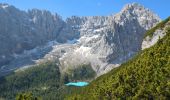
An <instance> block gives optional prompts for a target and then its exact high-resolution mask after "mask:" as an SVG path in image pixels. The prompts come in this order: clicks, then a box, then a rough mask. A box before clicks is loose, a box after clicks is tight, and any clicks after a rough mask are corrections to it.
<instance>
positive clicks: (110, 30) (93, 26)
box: [60, 3, 160, 75]
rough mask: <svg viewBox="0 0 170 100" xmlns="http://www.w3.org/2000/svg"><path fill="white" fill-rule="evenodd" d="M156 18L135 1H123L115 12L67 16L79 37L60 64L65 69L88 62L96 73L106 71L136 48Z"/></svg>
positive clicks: (130, 54) (133, 52)
mask: <svg viewBox="0 0 170 100" xmlns="http://www.w3.org/2000/svg"><path fill="white" fill-rule="evenodd" d="M159 21H160V19H159V18H158V17H157V16H156V15H155V14H153V13H152V12H151V11H150V10H148V9H146V8H144V7H143V6H141V5H139V4H137V3H133V4H128V5H126V6H125V7H124V8H123V9H122V11H121V12H120V13H118V14H116V15H111V16H94V17H82V18H79V17H75V16H74V17H72V18H69V19H67V21H66V22H67V23H68V24H71V26H72V27H73V29H74V30H76V31H77V33H79V34H80V38H79V39H78V40H77V43H76V45H74V46H73V48H72V50H69V51H66V52H65V53H64V55H63V56H62V57H61V58H60V62H61V65H62V66H64V67H66V69H67V68H68V67H76V66H77V65H79V64H82V63H87V64H88V63H90V64H91V65H92V66H93V68H94V70H95V71H96V72H97V73H98V74H99V75H100V74H103V73H105V72H108V71H109V70H110V69H112V68H113V67H117V66H119V65H120V64H121V63H123V62H125V61H127V60H128V59H129V58H131V57H132V56H133V55H134V54H135V53H136V52H138V51H139V50H140V49H141V43H142V39H143V36H144V33H145V32H146V30H148V29H150V28H151V27H153V26H154V25H155V24H156V23H157V22H159ZM62 68H63V67H62Z"/></svg>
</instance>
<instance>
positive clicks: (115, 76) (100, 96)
mask: <svg viewBox="0 0 170 100" xmlns="http://www.w3.org/2000/svg"><path fill="white" fill-rule="evenodd" d="M164 22H165V21H164ZM164 22H163V23H164ZM164 24H165V23H164ZM164 24H162V25H161V26H159V27H157V28H160V27H164ZM158 25H160V24H158ZM151 30H153V29H151ZM154 30H155V29H154ZM169 98H170V27H168V28H167V31H166V36H164V38H162V39H160V40H159V41H158V42H157V44H155V45H154V46H152V47H151V48H148V49H145V50H144V51H141V52H140V53H139V54H138V55H137V56H135V57H134V58H133V59H131V60H129V61H128V62H126V63H124V64H122V65H121V66H120V67H118V68H116V69H113V70H112V71H111V72H109V73H107V74H105V75H103V76H101V77H99V78H97V79H96V80H94V81H93V82H92V83H91V84H90V85H89V86H87V87H86V88H84V89H83V91H81V93H75V94H72V95H71V96H68V97H67V98H66V100H124V99H125V100H126V99H128V100H141V99H142V100H146V99H147V100H154V99H159V100H168V99H169Z"/></svg>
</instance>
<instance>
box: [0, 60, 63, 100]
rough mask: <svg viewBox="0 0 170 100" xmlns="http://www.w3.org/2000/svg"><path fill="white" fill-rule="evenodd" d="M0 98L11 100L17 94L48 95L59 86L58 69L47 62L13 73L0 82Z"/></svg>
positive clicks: (52, 63) (53, 64)
mask: <svg viewBox="0 0 170 100" xmlns="http://www.w3.org/2000/svg"><path fill="white" fill-rule="evenodd" d="M0 82H1V83H0V90H1V91H0V97H3V98H7V99H13V98H15V96H16V95H17V94H18V93H23V92H32V93H33V94H34V95H35V96H43V97H45V96H46V95H49V94H50V93H48V92H49V91H51V90H53V89H56V90H57V89H58V88H59V86H60V71H59V67H58V66H56V64H55V63H54V62H47V63H44V64H41V65H38V66H35V67H31V68H28V69H26V70H23V71H22V70H21V71H18V72H15V73H13V74H11V75H9V76H7V77H4V78H1V80H0Z"/></svg>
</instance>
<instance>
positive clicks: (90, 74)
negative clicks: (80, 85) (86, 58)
mask: <svg viewBox="0 0 170 100" xmlns="http://www.w3.org/2000/svg"><path fill="white" fill-rule="evenodd" d="M63 76H64V80H65V81H64V83H68V82H69V81H77V80H89V79H92V78H94V77H95V76H96V72H95V71H94V70H93V69H92V67H91V65H90V64H83V65H79V66H78V67H77V68H74V69H68V71H67V72H66V73H65V74H64V75H63Z"/></svg>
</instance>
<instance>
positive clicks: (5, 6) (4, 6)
mask: <svg viewBox="0 0 170 100" xmlns="http://www.w3.org/2000/svg"><path fill="white" fill-rule="evenodd" d="M1 7H2V8H3V9H5V8H7V7H9V5H3V6H1Z"/></svg>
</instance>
